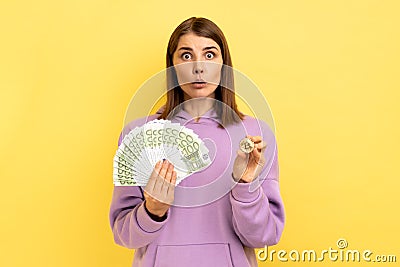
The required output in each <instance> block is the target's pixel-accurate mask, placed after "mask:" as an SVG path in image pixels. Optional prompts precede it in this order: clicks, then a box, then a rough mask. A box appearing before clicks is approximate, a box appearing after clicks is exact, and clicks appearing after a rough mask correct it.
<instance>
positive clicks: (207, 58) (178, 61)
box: [172, 33, 223, 100]
mask: <svg viewBox="0 0 400 267" xmlns="http://www.w3.org/2000/svg"><path fill="white" fill-rule="evenodd" d="M172 62H173V64H174V67H175V70H176V74H177V77H178V82H179V85H180V87H181V88H182V90H183V92H184V95H185V100H187V99H191V98H198V97H211V98H215V89H217V87H218V85H219V82H220V80H221V68H222V63H223V59H222V54H221V48H220V47H219V45H218V44H217V43H216V42H215V41H214V40H213V39H210V38H206V37H201V36H198V35H195V34H194V33H187V34H185V35H182V36H181V37H180V39H179V42H178V46H177V49H176V51H175V52H174V54H173V58H172Z"/></svg>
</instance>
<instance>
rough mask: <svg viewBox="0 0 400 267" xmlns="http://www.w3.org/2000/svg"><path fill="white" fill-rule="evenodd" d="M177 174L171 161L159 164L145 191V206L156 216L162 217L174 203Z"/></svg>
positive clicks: (155, 167)
mask: <svg viewBox="0 0 400 267" xmlns="http://www.w3.org/2000/svg"><path fill="white" fill-rule="evenodd" d="M175 182H176V172H175V171H174V165H172V164H171V163H170V162H169V161H167V160H164V161H163V162H161V161H159V162H157V164H156V166H154V169H153V172H152V174H151V176H150V179H149V182H148V183H147V185H146V187H145V189H144V192H143V193H144V198H145V203H144V204H145V205H146V208H147V210H148V211H149V212H150V213H151V214H154V215H157V216H159V217H162V216H163V215H164V214H165V213H166V212H167V211H168V209H169V207H170V206H171V204H172V202H173V201H174V190H175Z"/></svg>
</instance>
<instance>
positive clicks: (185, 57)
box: [182, 53, 192, 60]
mask: <svg viewBox="0 0 400 267" xmlns="http://www.w3.org/2000/svg"><path fill="white" fill-rule="evenodd" d="M182 58H183V59H184V60H189V59H191V58H192V56H191V55H190V54H189V53H185V54H183V55H182Z"/></svg>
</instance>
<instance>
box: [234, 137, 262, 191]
mask: <svg viewBox="0 0 400 267" xmlns="http://www.w3.org/2000/svg"><path fill="white" fill-rule="evenodd" d="M246 137H247V138H249V139H250V140H251V141H253V142H254V149H253V151H252V152H250V153H249V154H247V153H244V152H243V151H241V150H240V149H239V150H238V151H237V155H236V159H235V162H234V164H233V173H232V175H233V178H234V179H235V180H236V181H239V180H240V181H241V182H245V183H250V182H251V181H253V180H254V178H256V177H257V176H258V175H259V174H260V172H261V170H262V168H263V167H264V164H265V156H264V151H265V148H266V147H267V143H265V142H264V141H263V140H262V139H261V137H260V136H250V135H248V136H246Z"/></svg>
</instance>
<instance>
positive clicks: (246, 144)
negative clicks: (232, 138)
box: [239, 137, 254, 153]
mask: <svg viewBox="0 0 400 267" xmlns="http://www.w3.org/2000/svg"><path fill="white" fill-rule="evenodd" d="M239 147H240V150H242V151H243V152H244V153H251V151H253V149H254V142H253V141H251V140H250V139H249V138H247V137H246V138H243V139H242V140H241V141H240V144H239Z"/></svg>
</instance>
